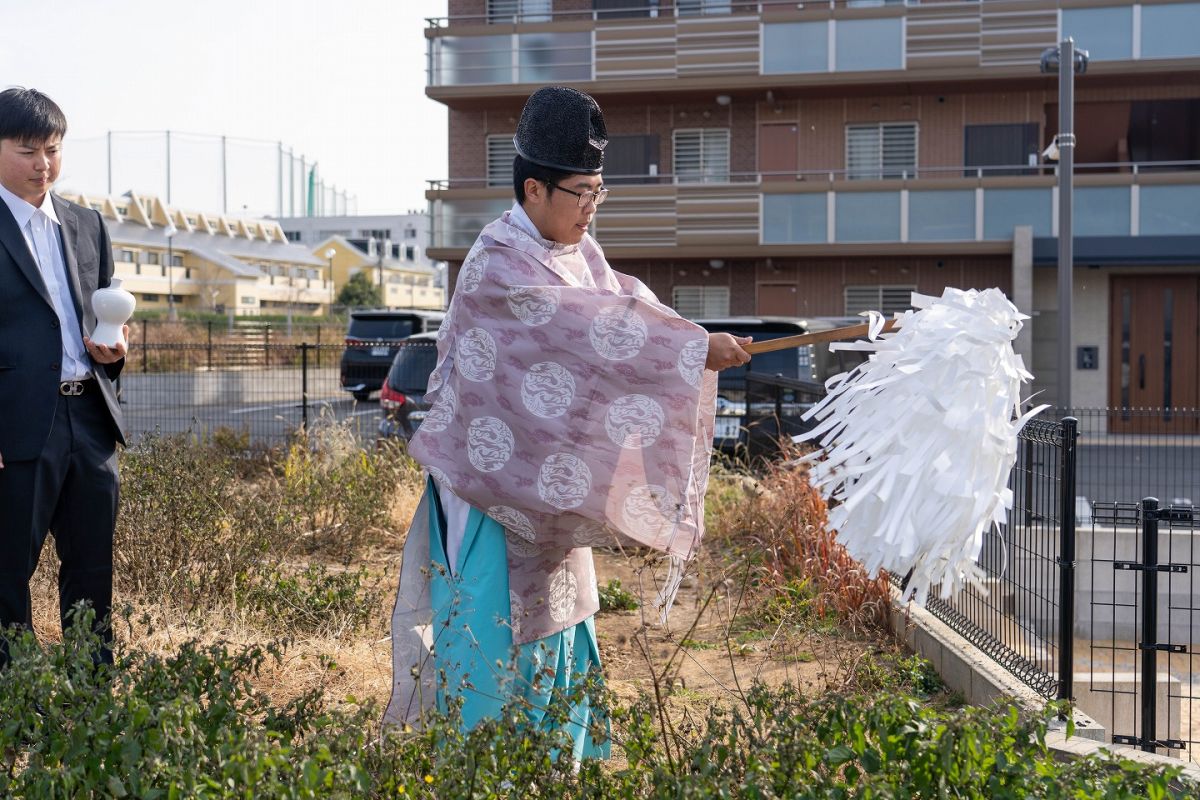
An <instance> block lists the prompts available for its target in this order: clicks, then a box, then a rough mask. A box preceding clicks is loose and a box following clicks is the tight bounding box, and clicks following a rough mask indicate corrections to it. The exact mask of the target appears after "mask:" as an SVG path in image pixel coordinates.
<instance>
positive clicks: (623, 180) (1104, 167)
mask: <svg viewBox="0 0 1200 800" xmlns="http://www.w3.org/2000/svg"><path fill="white" fill-rule="evenodd" d="M1197 170H1200V160H1182V161H1180V160H1176V161H1104V162H1090V163H1089V162H1084V163H1081V164H1076V165H1075V173H1076V174H1077V175H1111V174H1126V175H1131V176H1140V175H1144V174H1154V173H1158V172H1191V171H1197ZM864 174H865V173H864V171H863V170H850V169H844V168H839V169H828V168H822V169H802V170H789V171H774V172H772V171H753V172H745V171H743V172H737V171H730V172H727V173H723V177H725V178H727V180H724V181H707V182H705V181H700V180H698V179H699V178H701V177H706V176H699V175H696V174H690V173H684V174H675V173H671V172H659V173H655V174H653V175H651V174H648V173H646V174H615V173H614V174H610V173H607V172H606V173H605V174H604V179H605V182H606V183H607V182H615V183H618V184H621V185H626V184H628V185H638V186H655V185H672V184H676V185H687V186H691V185H695V184H698V183H699V184H703V183H714V182H715V183H737V184H741V183H755V184H761V183H769V182H771V181H774V180H794V181H797V182H822V181H824V182H827V183H837V182H841V181H856V180H866V179H867V178H865V177H864ZM1057 174H1058V165H1057V164H993V165H986V166H977V165H971V166H967V165H961V166H960V165H954V166H930V167H923V166H918V165H913V167H912V168H911V169H901V170H897V171H896V172H895V173H894V174H892V173H889V174H888V175H887V176H886V177H880V178H870V180H885V181H889V182H890V181H913V180H924V179H945V178H968V179H970V178H974V179H978V180H983V179H986V178H999V177H1011V176H1023V177H1038V176H1041V177H1046V178H1052V177H1054V176H1055V175H1057ZM425 183H426V184H427V185H428V187H427V189H426V191H427V192H444V191H448V190H457V189H496V190H497V191H500V192H503V193H505V194H508V193H511V186H509V184H508V183H504V184H502V185H501V184H497V183H496V182H495V181H494V180H492V179H490V178H488V177H466V178H429V179H427V180H426V181H425ZM614 191H617V192H619V191H620V188H617V189H615V190H614Z"/></svg>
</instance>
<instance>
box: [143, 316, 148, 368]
mask: <svg viewBox="0 0 1200 800" xmlns="http://www.w3.org/2000/svg"><path fill="white" fill-rule="evenodd" d="M149 350H150V320H149V319H144V320H142V372H146V371H147V370H148V369H149V367H148V365H147V364H146V359H147V357H148V356H147V353H148V352H149Z"/></svg>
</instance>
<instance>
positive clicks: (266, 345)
mask: <svg viewBox="0 0 1200 800" xmlns="http://www.w3.org/2000/svg"><path fill="white" fill-rule="evenodd" d="M263 366H267V367H269V366H271V323H269V322H268V323H267V327H265V328H263Z"/></svg>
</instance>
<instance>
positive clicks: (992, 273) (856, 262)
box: [613, 256, 1012, 317]
mask: <svg viewBox="0 0 1200 800" xmlns="http://www.w3.org/2000/svg"><path fill="white" fill-rule="evenodd" d="M613 268H614V269H617V270H619V271H621V272H625V273H628V274H630V275H633V276H635V277H636V278H638V279H639V280H641V281H642V282H643V283H645V284H646V285H647V286H649V287H650V289H651V291H653V292H654V293H655V294H656V295H658V297H659V299H660V300H662V301H663V302H665V303H668V304H669V303H670V302H671V293H672V290H673V289H674V287H676V286H728V287H729V313H730V315H732V316H742V315H745V316H754V315H756V314H758V313H759V311H758V297H757V295H758V292H759V291H760V290H762V287H764V286H769V287H771V288H770V289H769V290H770V291H777V290H779V288H782V287H790V286H794V287H795V288H796V297H797V304H796V309H795V315H796V316H800V317H836V316H842V315H843V314H845V313H846V308H845V296H844V287H846V286H858V285H868V286H875V285H882V286H914V287H915V288H916V291H918V292H921V293H923V294H936V295H940V294H941V293H942V290H943V289H944V288H945V287H947V286H953V287H955V288H959V289H988V288H992V287H996V288H998V289H1000V290H1001V291H1003V292H1004V293H1005V294H1009V293H1011V291H1012V262H1011V259H1010V258H1009V257H1008V256H983V257H976V258H961V257H952V258H934V257H913V258H836V257H835V258H810V259H797V258H772V259H756V260H744V261H739V260H731V261H727V262H726V263H725V265H724V267H722V268H721V269H713V268H712V267H710V266H709V265H708V263H707V262H704V261H658V260H656V261H624V260H618V261H614V262H613Z"/></svg>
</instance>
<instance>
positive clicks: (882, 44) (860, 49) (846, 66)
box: [836, 17, 904, 72]
mask: <svg viewBox="0 0 1200 800" xmlns="http://www.w3.org/2000/svg"><path fill="white" fill-rule="evenodd" d="M836 39H837V62H836V63H837V67H836V68H837V70H838V71H846V72H854V71H862V70H876V69H904V52H903V50H904V20H903V19H901V18H900V17H890V18H888V19H839V20H837V34H836Z"/></svg>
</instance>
